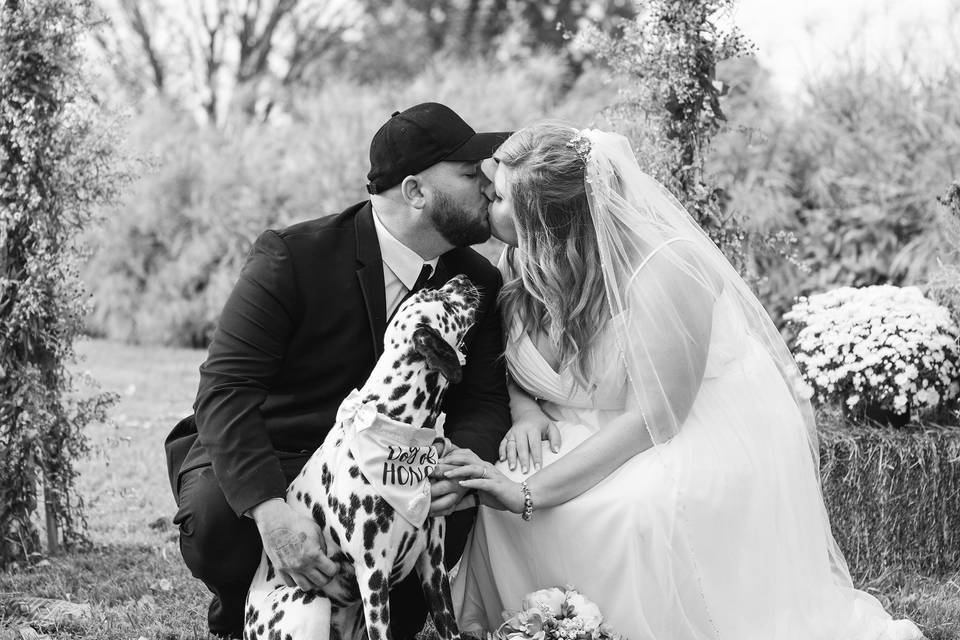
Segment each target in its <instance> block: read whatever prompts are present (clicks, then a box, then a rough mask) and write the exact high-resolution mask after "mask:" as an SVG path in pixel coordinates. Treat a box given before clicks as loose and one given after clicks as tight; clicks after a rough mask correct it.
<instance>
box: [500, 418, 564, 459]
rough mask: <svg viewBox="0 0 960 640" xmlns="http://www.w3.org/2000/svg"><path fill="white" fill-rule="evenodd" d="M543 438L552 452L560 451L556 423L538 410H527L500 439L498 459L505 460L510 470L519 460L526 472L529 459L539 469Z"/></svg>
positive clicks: (558, 431) (558, 432) (558, 430)
mask: <svg viewBox="0 0 960 640" xmlns="http://www.w3.org/2000/svg"><path fill="white" fill-rule="evenodd" d="M543 440H549V441H550V450H551V451H553V452H554V453H557V452H558V451H560V429H558V428H557V423H556V422H554V421H553V420H550V419H549V418H547V417H546V416H545V415H543V413H542V412H540V411H529V412H527V413H525V414H523V415H521V416H520V417H519V418H518V419H517V421H516V422H514V423H513V426H512V427H510V430H509V431H507V435H505V436H504V437H503V440H501V441H500V461H501V462H503V461H506V462H507V465H508V466H509V467H510V470H511V471H513V470H514V469H516V468H517V462H519V463H520V469H521V470H522V471H523V472H524V473H527V472H528V471H529V470H530V462H531V461H532V462H533V467H534V469H538V470H539V469H540V467H541V466H543V454H542V452H541V449H542V447H541V442H542V441H543Z"/></svg>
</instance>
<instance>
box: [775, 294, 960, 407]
mask: <svg viewBox="0 0 960 640" xmlns="http://www.w3.org/2000/svg"><path fill="white" fill-rule="evenodd" d="M784 318H785V319H786V320H788V321H789V322H790V323H791V324H792V325H793V326H794V327H796V328H797V329H798V332H797V336H796V341H795V349H796V352H797V353H796V356H797V358H796V359H797V364H798V365H799V367H800V369H801V372H802V373H803V375H804V377H805V379H806V380H807V381H808V382H809V383H810V385H811V390H812V393H813V395H814V397H815V398H816V399H817V400H819V401H821V402H822V401H839V402H844V403H846V404H847V406H849V407H854V406H877V407H879V408H885V409H890V410H894V411H897V412H904V411H907V410H910V409H911V408H913V409H927V408H930V409H933V408H936V407H937V406H938V405H939V404H940V403H941V402H942V401H946V400H950V399H953V398H955V397H956V396H957V394H958V392H960V384H958V383H957V382H956V380H957V378H958V371H960V346H958V336H960V330H958V328H957V326H956V325H955V324H954V322H953V320H952V319H951V316H950V313H949V311H948V310H947V309H945V308H944V307H941V306H939V305H937V304H935V303H934V302H932V301H930V300H928V299H927V298H925V297H924V296H923V294H922V292H921V291H920V290H919V289H918V288H917V287H894V286H891V285H880V286H875V287H864V288H853V287H840V288H838V289H834V290H833V291H828V292H826V293H822V294H817V295H812V296H809V297H806V298H800V299H798V300H797V304H796V305H794V307H793V308H792V309H791V310H790V312H789V313H787V314H786V315H785V316H784ZM854 398H856V399H854Z"/></svg>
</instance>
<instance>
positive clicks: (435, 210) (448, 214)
mask: <svg viewBox="0 0 960 640" xmlns="http://www.w3.org/2000/svg"><path fill="white" fill-rule="evenodd" d="M426 213H427V215H428V216H429V217H430V221H431V222H433V226H434V227H435V228H436V230H437V232H438V233H439V234H440V235H441V236H443V239H444V240H446V241H447V242H449V243H450V244H452V245H453V246H455V247H468V246H470V245H472V244H480V243H481V242H486V241H487V240H489V239H490V223H489V222H488V221H487V217H486V215H482V214H476V213H470V212H469V211H467V209H466V208H464V207H462V206H460V205H459V204H457V203H456V202H455V201H454V199H453V198H451V197H449V196H448V195H447V194H445V193H443V192H442V191H437V192H436V194H435V195H434V198H433V206H432V207H430V208H429V209H428V210H427V212H426Z"/></svg>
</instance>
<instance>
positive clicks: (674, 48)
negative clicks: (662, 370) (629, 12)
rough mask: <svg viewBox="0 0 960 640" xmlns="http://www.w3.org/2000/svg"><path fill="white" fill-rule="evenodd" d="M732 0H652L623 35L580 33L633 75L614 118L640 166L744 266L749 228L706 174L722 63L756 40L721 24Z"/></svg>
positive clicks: (722, 118) (717, 126) (720, 124)
mask: <svg viewBox="0 0 960 640" xmlns="http://www.w3.org/2000/svg"><path fill="white" fill-rule="evenodd" d="M733 4H734V1H733V0H653V1H651V2H648V3H646V4H645V7H644V11H643V12H641V14H640V15H639V16H638V17H637V18H636V19H635V20H633V21H630V22H626V23H625V24H624V25H623V28H622V31H621V32H620V33H618V34H613V35H609V34H604V33H602V32H600V31H599V30H598V29H596V28H587V29H585V30H584V32H583V34H581V37H582V39H583V40H584V42H585V43H586V44H587V46H588V47H589V48H590V49H592V50H593V51H595V53H596V55H598V56H599V57H600V58H601V59H602V60H604V61H606V62H607V63H608V64H609V65H610V66H611V68H612V69H613V70H614V71H615V72H616V73H618V74H620V75H622V76H625V77H626V78H628V85H627V88H626V90H625V91H624V92H623V94H622V95H621V99H620V101H619V102H618V103H617V104H616V105H614V107H613V108H612V109H611V110H610V117H611V119H612V120H613V121H614V122H616V123H617V124H618V125H619V127H618V128H620V129H621V132H622V133H624V134H625V135H627V136H628V137H630V138H631V139H632V141H633V143H634V148H635V149H636V150H637V151H638V153H639V155H640V160H641V166H642V167H643V168H644V170H645V171H647V172H648V173H650V174H651V175H653V176H654V177H655V178H657V179H658V180H659V181H660V182H661V183H663V184H664V185H665V186H666V187H667V188H668V189H669V190H670V191H671V192H672V193H673V194H674V195H675V196H677V198H678V199H679V200H680V201H681V202H682V203H683V204H684V206H685V207H686V208H687V210H688V211H689V212H690V213H691V215H692V216H693V217H694V218H695V219H696V220H697V222H698V223H699V224H700V226H701V227H703V229H704V231H706V232H707V234H708V235H709V236H710V237H711V238H712V239H713V240H714V242H715V243H716V244H717V245H718V246H719V247H720V249H721V250H722V251H723V252H724V253H725V254H726V256H727V257H728V259H730V261H731V262H732V263H733V264H734V266H735V267H737V268H738V270H740V271H741V272H744V271H745V270H746V266H747V254H746V244H747V241H748V234H747V233H746V231H745V229H744V228H743V225H742V224H741V220H740V218H739V217H738V216H737V215H735V212H733V211H731V210H728V209H727V207H726V202H725V197H724V193H723V190H722V189H721V188H720V187H719V185H718V184H717V183H716V182H715V180H714V178H712V177H711V176H710V175H709V174H708V173H707V160H708V157H709V155H710V150H711V143H712V141H713V139H714V137H715V136H716V135H717V134H719V133H720V132H721V131H723V130H724V128H725V123H726V120H727V117H726V115H725V114H724V112H723V109H722V108H721V96H722V95H723V94H724V93H725V86H724V84H723V83H722V82H721V81H719V80H718V79H717V65H718V64H720V63H721V62H723V61H725V60H728V59H731V58H735V57H738V56H743V55H746V54H748V53H749V52H750V51H751V45H750V44H749V43H748V42H747V40H746V39H745V38H744V37H743V36H742V35H741V34H740V33H739V31H737V30H736V28H730V29H725V28H723V27H721V26H720V20H719V19H720V17H721V16H722V15H723V14H724V13H726V12H729V11H730V10H731V9H732V7H733Z"/></svg>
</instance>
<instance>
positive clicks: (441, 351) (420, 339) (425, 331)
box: [413, 325, 463, 384]
mask: <svg viewBox="0 0 960 640" xmlns="http://www.w3.org/2000/svg"><path fill="white" fill-rule="evenodd" d="M413 346H414V348H415V349H416V350H417V353H419V354H420V355H422V356H423V357H424V358H426V360H427V368H429V369H431V370H433V371H439V372H440V375H442V376H443V377H444V378H446V379H447V380H448V381H449V382H452V383H453V384H456V383H458V382H460V380H461V379H462V378H463V371H461V368H460V358H459V357H458V356H457V351H456V350H455V349H454V348H453V347H451V346H450V345H449V344H448V343H447V341H446V340H444V339H443V336H441V335H440V332H438V331H437V330H436V329H434V328H433V327H428V326H426V325H421V326H419V327H417V328H416V329H415V330H414V332H413Z"/></svg>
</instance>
